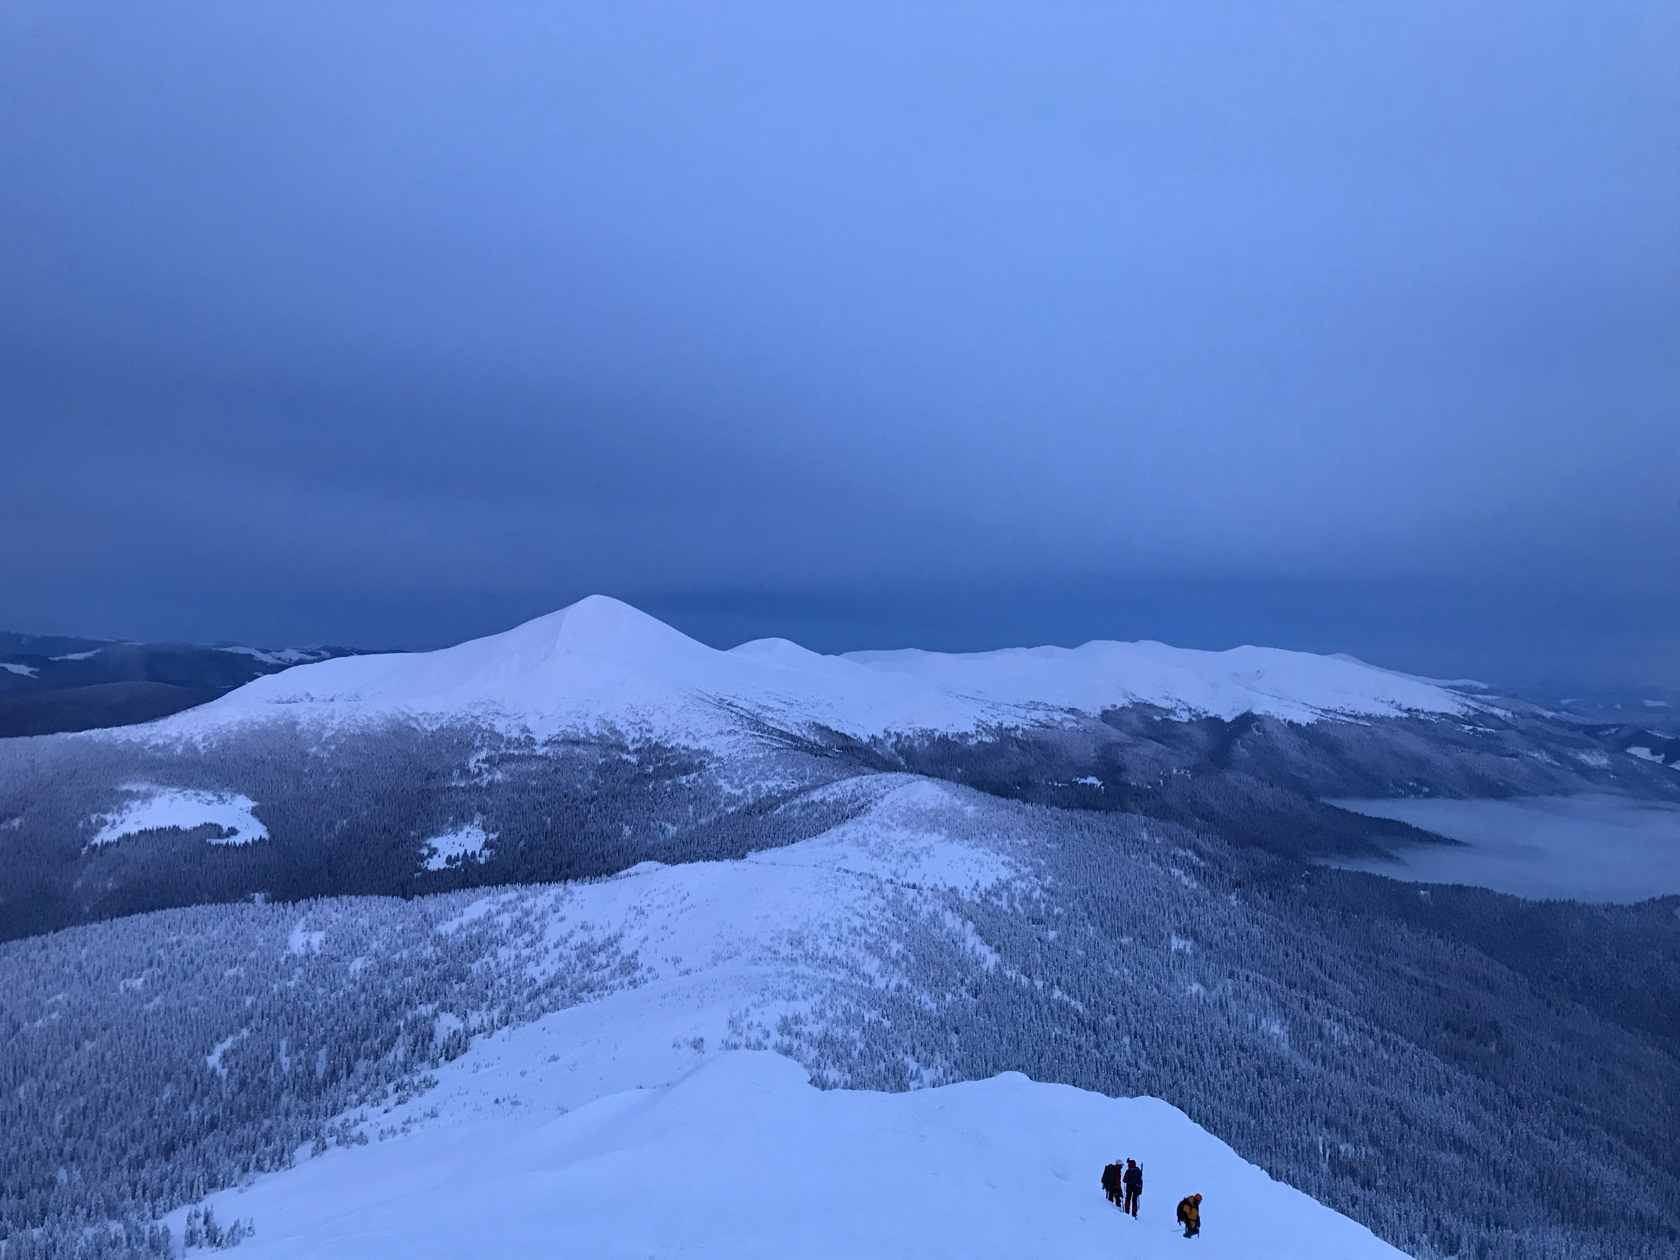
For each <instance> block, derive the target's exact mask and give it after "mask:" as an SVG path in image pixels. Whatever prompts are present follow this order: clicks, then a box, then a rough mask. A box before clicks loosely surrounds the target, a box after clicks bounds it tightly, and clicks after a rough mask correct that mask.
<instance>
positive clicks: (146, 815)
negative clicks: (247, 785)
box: [88, 783, 268, 844]
mask: <svg viewBox="0 0 1680 1260" xmlns="http://www.w3.org/2000/svg"><path fill="white" fill-rule="evenodd" d="M125 790H127V791H129V792H132V793H134V794H135V799H134V800H132V801H130V802H128V803H127V804H126V805H124V806H123V807H122V808H121V809H119V810H117V811H116V812H114V813H111V814H101V815H98V816H96V817H95V818H94V822H96V823H98V824H99V830H98V831H96V832H94V835H93V839H92V840H90V841H89V842H88V843H89V844H114V843H115V842H116V841H118V840H121V839H122V838H123V837H124V836H132V835H136V834H138V833H139V832H142V831H157V830H161V829H164V828H179V829H180V830H182V831H192V830H193V829H195V828H197V827H204V826H214V827H220V828H221V829H222V830H223V831H224V832H225V833H227V834H225V835H222V836H220V837H219V838H216V839H212V840H211V841H210V842H209V843H211V844H253V843H255V842H256V841H258V840H266V839H268V828H267V827H265V826H263V825H262V823H260V822H258V821H257V816H256V815H255V814H254V813H252V810H254V809H255V808H256V804H257V803H256V802H255V801H253V800H252V799H251V798H250V797H248V796H242V795H240V794H239V793H236V792H201V791H197V790H193V789H183V788H165V787H155V786H153V785H151V784H148V783H135V784H131V785H130V786H129V787H128V788H127V789H125Z"/></svg>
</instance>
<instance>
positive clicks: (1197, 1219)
mask: <svg viewBox="0 0 1680 1260" xmlns="http://www.w3.org/2000/svg"><path fill="white" fill-rule="evenodd" d="M1102 1188H1103V1193H1104V1194H1106V1195H1107V1196H1108V1201H1109V1202H1110V1203H1117V1204H1119V1205H1120V1210H1121V1211H1122V1212H1124V1213H1125V1214H1126V1215H1128V1216H1130V1217H1131V1218H1132V1219H1133V1220H1136V1219H1137V1214H1138V1200H1139V1199H1141V1198H1142V1197H1143V1168H1142V1166H1141V1165H1139V1163H1138V1162H1137V1160H1135V1159H1128V1160H1127V1161H1126V1162H1125V1165H1124V1166H1123V1167H1122V1166H1121V1163H1120V1161H1119V1160H1115V1161H1114V1162H1113V1163H1112V1164H1109V1165H1107V1166H1106V1167H1104V1169H1103V1170H1102ZM1178 1223H1179V1224H1180V1225H1182V1226H1184V1236H1185V1237H1186V1238H1194V1237H1195V1236H1196V1235H1197V1234H1199V1233H1201V1232H1202V1196H1201V1195H1199V1194H1191V1195H1186V1196H1185V1197H1184V1198H1182V1199H1180V1200H1179V1201H1178Z"/></svg>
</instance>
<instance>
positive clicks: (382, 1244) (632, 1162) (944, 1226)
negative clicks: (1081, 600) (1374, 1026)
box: [179, 1051, 1403, 1260]
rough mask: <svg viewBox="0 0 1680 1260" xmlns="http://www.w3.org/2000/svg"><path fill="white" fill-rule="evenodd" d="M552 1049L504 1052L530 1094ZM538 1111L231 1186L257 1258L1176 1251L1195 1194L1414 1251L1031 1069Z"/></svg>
mask: <svg viewBox="0 0 1680 1260" xmlns="http://www.w3.org/2000/svg"><path fill="white" fill-rule="evenodd" d="M473 1059H474V1055H472V1054H469V1055H468V1056H467V1057H466V1058H465V1059H462V1060H458V1061H457V1062H455V1063H453V1064H450V1065H449V1066H448V1067H446V1068H445V1069H443V1072H442V1073H441V1075H443V1076H444V1077H445V1078H446V1083H445V1084H444V1085H443V1086H442V1087H441V1088H443V1089H447V1088H448V1084H447V1078H449V1077H452V1076H467V1075H469V1074H471V1073H472V1072H473V1070H474V1069H475V1068H478V1067H479V1066H480V1065H478V1064H476V1063H474V1062H473ZM543 1066H544V1064H543V1061H542V1060H541V1059H531V1060H529V1061H528V1062H526V1063H525V1064H524V1065H523V1066H517V1067H516V1066H515V1063H514V1062H513V1061H509V1060H508V1059H507V1058H506V1056H504V1059H503V1061H502V1062H501V1063H499V1064H497V1065H496V1067H495V1068H493V1069H491V1070H492V1072H493V1073H494V1075H495V1076H496V1077H497V1078H498V1079H499V1080H500V1081H501V1082H502V1085H501V1087H502V1088H504V1089H505V1090H506V1091H507V1092H508V1094H510V1095H517V1094H518V1093H519V1092H521V1091H523V1092H525V1093H530V1092H531V1089H532V1087H531V1086H529V1085H528V1084H527V1082H528V1081H529V1080H530V1077H531V1076H536V1077H538V1078H539V1080H540V1078H541V1077H542V1076H543V1075H545V1073H544V1072H543ZM516 1072H517V1074H515V1073H516ZM535 1088H536V1089H538V1090H540V1089H541V1085H540V1084H538V1085H536V1086H535ZM522 1110H524V1109H523V1108H513V1107H509V1108H505V1109H504V1111H503V1113H502V1114H501V1115H500V1116H498V1117H496V1118H494V1119H490V1120H487V1121H483V1122H480V1123H477V1124H469V1125H459V1124H457V1125H449V1126H445V1127H440V1128H437V1129H432V1130H429V1131H423V1132H417V1133H408V1134H404V1135H401V1136H398V1137H394V1138H393V1139H391V1140H390V1141H388V1142H385V1143H380V1144H378V1145H375V1146H372V1147H366V1148H360V1149H355V1150H348V1151H334V1152H331V1153H330V1154H328V1155H327V1156H325V1157H324V1158H323V1159H321V1160H320V1161H319V1162H318V1163H316V1164H313V1165H310V1166H306V1167H304V1168H301V1169H298V1170H297V1171H295V1172H291V1173H283V1174H279V1175H275V1176H271V1177H268V1178H265V1179H264V1180H263V1181H261V1182H259V1183H257V1184H256V1185H255V1186H252V1187H251V1188H250V1189H249V1190H246V1191H243V1192H234V1193H226V1194H221V1195H217V1196H216V1197H215V1198H214V1199H213V1200H212V1201H211V1202H210V1204H209V1206H210V1208H211V1210H212V1212H213V1213H215V1214H216V1215H218V1216H220V1217H221V1219H223V1220H227V1221H233V1220H249V1221H251V1222H253V1223H254V1224H255V1225H256V1230H257V1232H256V1234H255V1236H254V1238H253V1239H251V1240H250V1241H248V1242H246V1243H245V1244H244V1246H243V1249H242V1251H241V1253H240V1254H241V1256H242V1257H244V1258H245V1260H282V1258H285V1260H291V1258H293V1257H304V1256H307V1257H311V1258H312V1260H412V1258H413V1257H415V1256H428V1257H437V1258H439V1260H445V1258H450V1260H453V1258H455V1257H460V1258H461V1260H466V1258H468V1257H477V1256H484V1255H492V1256H495V1257H497V1258H498V1260H537V1258H538V1257H543V1258H547V1257H552V1256H576V1257H589V1258H590V1260H631V1258H632V1257H634V1258H635V1260H641V1258H643V1257H647V1256H673V1255H688V1254H694V1255H717V1256H727V1257H730V1260H787V1258H788V1257H800V1258H801V1260H879V1258H880V1257H890V1256H904V1257H910V1256H915V1257H926V1258H929V1260H935V1258H938V1257H946V1256H949V1257H962V1258H963V1260H1019V1258H1020V1257H1023V1256H1035V1255H1045V1256H1058V1257H1065V1258H1066V1260H1082V1258H1089V1260H1097V1258H1098V1257H1102V1258H1104V1260H1106V1258H1107V1257H1111V1256H1114V1255H1117V1254H1118V1255H1125V1256H1130V1257H1135V1258H1136V1260H1157V1258H1159V1257H1167V1256H1179V1255H1181V1254H1182V1249H1183V1246H1184V1241H1183V1237H1182V1233H1181V1231H1180V1229H1179V1228H1178V1227H1177V1225H1176V1223H1175V1221H1174V1216H1175V1205H1176V1203H1177V1201H1178V1199H1179V1198H1180V1197H1182V1196H1183V1195H1186V1194H1189V1193H1191V1192H1195V1193H1199V1194H1201V1195H1202V1196H1203V1202H1202V1208H1203V1229H1202V1233H1201V1235H1200V1238H1199V1240H1198V1242H1197V1244H1196V1254H1197V1255H1198V1256H1204V1257H1207V1258H1208V1260H1403V1256H1402V1253H1401V1252H1399V1251H1397V1250H1395V1249H1394V1248H1393V1247H1391V1246H1389V1245H1388V1244H1386V1243H1384V1242H1382V1241H1381V1240H1380V1239H1378V1238H1376V1237H1375V1236H1374V1235H1372V1233H1371V1232H1370V1231H1369V1230H1368V1229H1365V1228H1364V1227H1363V1226H1360V1225H1358V1224H1355V1223H1354V1222H1353V1221H1350V1220H1348V1219H1346V1218H1345V1217H1342V1216H1338V1215H1337V1214H1336V1213H1334V1212H1332V1211H1330V1210H1329V1209H1327V1208H1325V1207H1324V1206H1323V1205H1321V1204H1319V1203H1315V1202H1314V1201H1313V1200H1312V1199H1310V1198H1308V1197H1307V1196H1306V1195H1304V1194H1302V1193H1300V1192H1299V1191H1297V1190H1293V1189H1291V1188H1290V1187H1288V1186H1285V1185H1282V1184H1279V1183H1278V1182H1275V1181H1273V1180H1272V1179H1271V1178H1269V1177H1267V1176H1266V1174H1265V1173H1264V1172H1262V1171H1261V1170H1260V1169H1258V1168H1255V1167H1254V1166H1253V1165H1252V1164H1249V1163H1246V1162H1245V1161H1243V1160H1242V1159H1240V1158H1239V1157H1238V1156H1237V1155H1236V1154H1235V1153H1234V1152H1232V1151H1231V1149H1230V1148H1229V1147H1227V1146H1225V1145H1224V1144H1223V1143H1221V1142H1219V1141H1218V1140H1217V1139H1215V1138H1213V1137H1211V1136H1209V1135H1208V1134H1207V1133H1205V1132H1203V1131H1202V1130H1201V1129H1199V1128H1198V1127H1197V1126H1196V1125H1195V1124H1193V1123H1192V1122H1191V1121H1190V1120H1189V1119H1187V1118H1186V1117H1185V1116H1184V1115H1183V1114H1182V1113H1181V1112H1178V1111H1176V1110H1175V1109H1173V1108H1172V1107H1169V1106H1167V1105H1166V1104H1165V1103H1162V1102H1160V1101H1158V1100H1156V1099H1148V1098H1143V1099H1114V1098H1105V1097H1103V1096H1102V1095H1100V1094H1092V1093H1089V1092H1086V1091H1082V1090H1076V1089H1070V1088H1068V1087H1067V1086H1064V1085H1048V1084H1041V1083H1037V1082H1034V1081H1031V1080H1028V1079H1027V1078H1026V1077H1025V1076H1022V1075H1020V1074H1019V1073H1009V1074H1005V1075H1001V1076H998V1077H996V1078H993V1079H991V1080H986V1081H977V1082H973V1083H969V1084H962V1085H949V1086H945V1087H943V1088H939V1089H930V1090H923V1091H918V1092H915V1093H910V1094H881V1093H869V1092H864V1091H826V1092H824V1091H819V1090H816V1089H813V1088H812V1087H811V1086H810V1085H809V1084H808V1083H807V1081H806V1077H805V1073H804V1071H803V1070H802V1069H801V1068H800V1067H799V1066H798V1065H797V1064H795V1063H793V1062H790V1061H789V1060H787V1059H785V1058H780V1057H778V1056H776V1055H773V1054H770V1053H767V1052H753V1051H734V1052H731V1053H727V1054H723V1055H720V1056H716V1057H711V1058H704V1059H701V1060H700V1061H699V1063H698V1066H695V1067H693V1068H692V1069H691V1070H689V1071H687V1072H686V1073H683V1074H682V1075H681V1076H680V1077H679V1078H678V1079H676V1080H675V1081H673V1082H671V1083H669V1084H661V1085H659V1086H657V1087H655V1088H652V1089H634V1088H633V1089H629V1090H627V1091H625V1092H622V1093H617V1094H613V1095H609V1096H606V1097H603V1098H601V1099H599V1100H597V1101H593V1102H591V1103H589V1104H587V1105H585V1106H583V1107H581V1108H579V1109H577V1110H574V1111H571V1112H568V1113H564V1114H560V1115H559V1116H557V1117H553V1118H551V1113H550V1112H549V1111H548V1110H547V1109H546V1108H538V1109H536V1112H535V1114H525V1115H521V1114H520V1111H522ZM1121 1145H1124V1147H1125V1149H1126V1150H1127V1151H1128V1152H1130V1153H1131V1154H1132V1155H1134V1156H1142V1157H1143V1158H1144V1160H1145V1165H1146V1167H1147V1169H1148V1181H1147V1183H1146V1193H1145V1194H1144V1196H1143V1200H1142V1204H1141V1208H1142V1210H1141V1212H1140V1215H1139V1218H1138V1219H1137V1220H1136V1221H1133V1220H1130V1219H1127V1218H1125V1217H1122V1216H1121V1214H1120V1213H1119V1212H1118V1211H1117V1210H1116V1209H1115V1208H1114V1207H1113V1206H1112V1205H1110V1204H1108V1203H1106V1202H1105V1201H1104V1199H1103V1195H1102V1192H1101V1191H1100V1190H1099V1189H1098V1187H1097V1184H1096V1183H1097V1172H1098V1171H1099V1170H1100V1169H1101V1168H1102V1166H1103V1164H1104V1163H1106V1162H1108V1161H1109V1160H1111V1159H1113V1158H1115V1156H1116V1151H1117V1148H1118V1147H1119V1146H1121ZM179 1215H180V1216H181V1217H182V1218H183V1219H184V1217H185V1213H184V1212H183V1213H180V1214H179Z"/></svg>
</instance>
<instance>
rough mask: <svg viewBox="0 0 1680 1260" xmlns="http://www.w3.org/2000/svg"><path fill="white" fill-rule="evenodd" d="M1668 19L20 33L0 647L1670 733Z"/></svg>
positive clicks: (366, 22)
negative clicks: (1166, 661) (637, 655)
mask: <svg viewBox="0 0 1680 1260" xmlns="http://www.w3.org/2000/svg"><path fill="white" fill-rule="evenodd" d="M1677 58H1680V10H1677V9H1676V8H1675V6H1674V5H1672V4H1671V3H1669V2H1668V0H1662V2H1660V3H1627V4H1612V5H1607V4H1603V3H1596V2H1595V3H1582V4H1558V3H1552V2H1550V0H1523V2H1521V3H1510V4H1495V3H1480V4H1478V3H1471V4H1466V3H1463V2H1462V0H1454V2H1453V3H1445V4H1430V3H1407V4H1392V5H1368V4H1360V5H1348V4H1345V3H1326V4H1315V3H1303V2H1300V0H1282V2H1280V3H1276V4H1267V5H1237V4H1212V3H1190V4H1185V3H1171V4H1167V3H1162V4H1148V3H1140V4H1128V5H1099V4H1088V5H1085V4H1082V5H1072V4H1042V3H1032V4H1026V3H1023V4H1018V5H990V4H972V3H965V4H954V3H953V4H941V3H893V4H870V3H862V2H857V0H851V2H848V3H843V4H832V5H825V4H819V3H810V4H803V3H802V4H798V5H783V4H762V5H757V4H734V3H722V2H720V3H710V4H706V5H692V4H633V3H612V4H605V3H603V4H587V5H586V4H569V3H543V4H532V5H512V4H500V3H493V2H492V3H474V4H465V3H462V4H439V3H427V2H425V0H421V2H419V3H412V2H410V3H402V4H390V5H386V4H380V3H374V2H371V0H370V2H366V3H355V4H348V5H346V4H342V3H336V2H335V3H320V4H316V3H304V2H291V3H265V2H261V0H259V2H257V3H252V4H240V5H228V4H223V3H160V4H153V5H146V6H115V5H104V4H99V5H95V4H85V3H79V2H77V0H69V2H64V0H55V2H54V3H33V2H32V0H14V2H13V3H10V4H8V5H6V6H4V8H0V476H3V480H0V485H3V486H4V492H3V493H0V628H7V629H14V630H22V631H29V632H37V633H47V632H50V633H68V634H81V635H91V636H110V637H124V638H171V639H186V640H193V641H214V640H222V639H235V640H240V641H243V642H256V643H264V644H280V643H300V642H301V643H312V642H334V643H346V644H354V645H360V646H386V647H398V646H400V647H430V646H438V645H441V644H445V643H449V642H455V641H458V640H460V639H463V638H466V637H470V636H473V635H477V634H484V633H490V632H493V631H496V630H500V629H504V628H507V627H508V626H511V625H513V624H515V623H516V622H518V621H520V620H523V619H525V618H527V617H531V616H535V615H538V614H540V613H543V612H546V611H550V610H552V609H554V608H557V607H560V606H562V605H564V604H566V603H569V602H571V601H572V600H574V599H577V598H579V597H581V596H583V595H585V594H589V593H592V592H603V593H607V594H612V595H616V596H618V597H620V598H622V599H626V600H629V601H630V602H632V603H635V604H637V605H638V606H640V607H642V608H644V609H646V610H647V611H649V612H651V613H653V614H655V615H657V616H660V617H662V618H664V619H665V620H668V621H670V622H671V623H672V624H674V625H677V626H678V627H679V628H681V629H684V630H686V631H688V632H689V633H692V634H695V635H697V636H698V637H701V638H703V639H705V640H706V641H708V642H713V643H716V644H718V645H720V646H726V645H729V644H732V643H734V642H739V641H741V640H744V639H748V638H753V637H758V636H761V635H770V634H779V635H784V636H786V637H790V638H794V639H797V640H799V641H800V642H803V643H805V644H807V645H808V646H811V647H814V648H817V649H819V650H824V651H836V650H845V649H851V648H861V647H895V646H908V645H914V646H922V647H929V648H943V649H952V650H973V649H980V648H989V647H998V646H1005V645H1012V644H1023V643H1045V642H1057V643H1069V644H1072V643H1079V642H1082V641H1084V640H1086V639H1090V638H1122V639H1131V638H1155V639H1161V640H1165V641H1168V642H1173V643H1178V644H1183V645H1186V646H1195V647H1227V646H1233V645H1235V644H1239V643H1245V642H1258V643H1269V644H1275V645H1278V646H1284V647H1297V648H1305V649H1309V650H1315V651H1345V652H1350V653H1352V654H1354V655H1356V656H1360V657H1362V658H1365V659H1369V660H1373V661H1376V662H1377V663H1380V664H1384V665H1388V666H1391V667H1395V668H1401V669H1408V670H1414V671H1417V672H1423V673H1428V674H1432V675H1436V676H1447V677H1461V676H1473V677H1486V678H1492V679H1494V680H1498V681H1509V680H1516V679H1529V678H1534V679H1539V678H1545V679H1555V680H1569V681H1573V680H1579V681H1581V682H1606V683H1607V682H1618V683H1637V682H1651V683H1659V682H1660V683H1665V684H1671V683H1675V682H1680V529H1677V527H1680V443H1677V440H1676V439H1677V435H1680V424H1677V417H1680V407H1677V404H1680V231H1677V228H1680V157H1677V155H1680V76H1677V75H1676V74H1675V73H1674V66H1675V65H1676V64H1680V62H1677Z"/></svg>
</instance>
